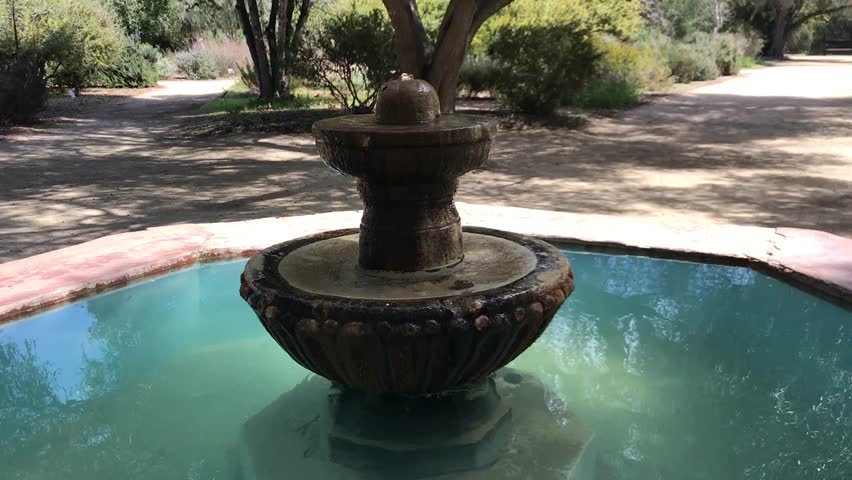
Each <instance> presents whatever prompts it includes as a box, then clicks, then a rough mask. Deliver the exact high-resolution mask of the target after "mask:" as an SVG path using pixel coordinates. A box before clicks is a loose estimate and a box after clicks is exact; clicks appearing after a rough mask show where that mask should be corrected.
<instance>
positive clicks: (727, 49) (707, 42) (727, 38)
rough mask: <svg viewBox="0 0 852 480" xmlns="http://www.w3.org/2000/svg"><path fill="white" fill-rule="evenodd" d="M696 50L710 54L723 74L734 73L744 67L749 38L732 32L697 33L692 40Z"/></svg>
mask: <svg viewBox="0 0 852 480" xmlns="http://www.w3.org/2000/svg"><path fill="white" fill-rule="evenodd" d="M691 43H692V44H693V45H695V48H696V50H698V51H700V52H704V53H706V54H708V55H710V57H711V58H713V59H714V60H715V62H716V66H717V67H718V69H719V72H720V73H721V74H722V75H734V74H736V73H737V72H739V71H740V68H742V61H743V57H745V52H746V47H747V46H748V45H747V40H746V39H745V38H744V37H742V36H738V35H736V34H732V33H713V34H711V33H696V34H695V35H694V36H693V38H692V42H691Z"/></svg>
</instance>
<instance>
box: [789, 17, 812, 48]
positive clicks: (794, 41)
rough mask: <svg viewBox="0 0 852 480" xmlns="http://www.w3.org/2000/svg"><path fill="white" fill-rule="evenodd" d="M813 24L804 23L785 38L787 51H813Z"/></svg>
mask: <svg viewBox="0 0 852 480" xmlns="http://www.w3.org/2000/svg"><path fill="white" fill-rule="evenodd" d="M814 30H815V28H814V25H813V24H812V23H805V24H804V25H802V26H801V27H800V28H799V29H798V30H796V31H795V32H793V34H792V35H790V39H789V40H787V52H788V53H811V52H813V51H814V48H813V46H814Z"/></svg>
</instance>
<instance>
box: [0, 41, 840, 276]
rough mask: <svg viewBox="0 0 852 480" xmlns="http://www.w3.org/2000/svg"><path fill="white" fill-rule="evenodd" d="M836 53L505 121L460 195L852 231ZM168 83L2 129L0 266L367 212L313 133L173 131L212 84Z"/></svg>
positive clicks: (215, 89) (216, 87)
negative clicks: (587, 109) (579, 111)
mask: <svg viewBox="0 0 852 480" xmlns="http://www.w3.org/2000/svg"><path fill="white" fill-rule="evenodd" d="M845 58H846V60H842V61H837V60H834V59H832V60H831V61H830V62H829V61H825V62H820V61H816V60H814V61H808V62H807V63H806V64H805V63H802V62H798V61H797V62H787V63H784V64H782V65H781V66H776V67H769V68H763V69H755V70H749V71H748V72H746V73H745V74H744V75H743V76H741V77H738V78H735V79H731V80H727V81H725V82H721V83H713V84H708V85H705V86H702V87H701V88H699V89H697V90H693V91H690V92H687V93H683V94H677V95H670V96H667V97H663V98H660V99H658V100H656V101H655V102H653V103H651V104H648V105H645V106H643V107H640V108H637V109H634V110H631V111H628V112H624V113H621V114H619V115H617V116H615V117H614V118H597V119H594V120H593V121H592V122H591V123H590V124H589V125H587V126H586V127H585V128H583V129H581V130H569V129H554V130H548V129H530V130H523V131H504V132H501V134H500V136H499V137H498V140H497V144H496V146H495V151H494V155H493V159H492V160H491V161H490V162H489V163H488V164H487V165H486V166H485V168H483V169H482V170H479V171H476V172H473V173H471V174H469V175H468V176H466V177H464V178H463V179H462V181H461V186H460V190H459V197H458V199H459V200H461V201H465V202H469V203H486V204H498V205H508V206H518V207H527V208H539V209H548V210H560V211H568V212H577V213H600V214H618V215H630V216H642V217H647V218H650V219H660V220H666V221H677V222H707V223H737V224H747V225H762V226H772V227H774V226H795V227H804V228H814V229H820V230H827V231H830V232H833V233H837V234H841V235H845V236H852V216H850V215H849V212H850V211H852V116H850V112H852V91H850V89H852V58H850V57H845ZM176 83H177V84H178V85H176V86H173V85H166V86H165V88H160V89H153V90H148V91H146V92H145V93H144V94H143V95H142V96H140V97H136V98H125V99H123V100H121V101H118V102H114V103H111V104H109V105H104V106H103V107H102V108H98V109H93V110H90V111H84V112H78V113H77V114H76V115H75V116H74V117H73V118H72V119H69V120H67V121H58V122H53V123H47V124H44V125H40V126H36V127H33V128H27V129H21V130H20V131H17V132H12V133H11V134H10V135H8V136H7V137H0V237H2V238H3V242H2V245H0V261H3V260H10V259H13V258H19V257H23V256H28V255H33V254H36V253H41V252H44V251H47V250H52V249H55V248H59V247H62V246H67V245H71V244H76V243H80V242H83V241H86V240H91V239H93V238H97V237H100V236H103V235H107V234H110V233H117V232H122V231H127V230H138V229H144V228H148V227H152V226H157V225H164V224H171V223H189V222H192V223H197V222H218V221H234V220H241V219H252V218H261V217H270V216H289V215H300V214H309V213H319V212H327V211H334V210H341V209H353V208H359V207H360V201H359V199H358V197H357V195H356V191H355V185H354V181H352V180H351V179H348V178H345V177H342V176H340V175H338V174H337V173H335V172H333V171H331V170H329V169H328V168H326V167H325V165H323V164H322V162H321V161H320V160H319V158H318V157H317V156H316V154H315V150H314V147H313V141H312V139H311V138H310V137H309V136H308V135H275V134H256V135H231V136H220V137H212V138H197V139H181V138H176V137H175V136H174V135H170V134H171V133H172V132H173V131H174V130H175V129H176V128H177V127H178V126H179V125H180V124H181V122H182V121H183V119H184V118H186V117H191V116H192V115H194V114H195V113H196V112H197V109H198V107H199V106H200V105H202V104H204V103H205V102H207V101H209V100H210V99H212V98H215V97H216V95H219V94H220V92H221V89H222V88H223V86H222V85H220V84H217V83H215V82H210V83H206V82H176ZM175 92H181V93H175ZM173 93H174V95H172V94H173ZM152 96H153V97H155V98H156V97H159V98H160V99H159V100H156V101H152V100H151V97H152ZM165 96H169V98H167V100H168V101H163V100H164V99H166V98H165Z"/></svg>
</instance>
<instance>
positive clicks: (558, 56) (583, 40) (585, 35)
mask: <svg viewBox="0 0 852 480" xmlns="http://www.w3.org/2000/svg"><path fill="white" fill-rule="evenodd" d="M488 52H489V54H490V56H491V58H493V59H494V60H495V61H496V62H497V64H498V66H499V69H500V72H501V74H500V75H499V76H498V77H497V78H498V82H497V92H498V94H499V95H500V97H501V98H502V99H503V100H504V102H505V103H507V104H508V105H509V106H511V107H513V108H515V109H518V110H521V111H523V112H527V113H535V114H544V115H550V114H553V113H554V112H555V111H556V109H557V108H558V107H559V106H560V104H561V103H563V102H564V101H566V100H569V99H572V98H573V97H574V95H575V94H576V93H577V92H578V91H579V90H580V89H581V88H582V87H583V85H584V84H585V83H586V82H587V81H588V80H589V79H590V78H591V76H592V74H593V73H594V63H595V60H597V58H598V56H599V54H598V52H597V49H596V48H595V44H594V42H593V40H592V34H591V32H590V31H589V30H588V29H586V28H584V27H581V26H579V25H574V24H551V25H519V26H516V25H512V24H509V23H506V24H503V25H502V26H501V27H500V28H498V29H497V30H495V31H494V37H493V39H492V42H491V45H490V46H489V49H488Z"/></svg>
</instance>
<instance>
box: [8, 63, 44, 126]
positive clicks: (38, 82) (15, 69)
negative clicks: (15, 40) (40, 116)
mask: <svg viewBox="0 0 852 480" xmlns="http://www.w3.org/2000/svg"><path fill="white" fill-rule="evenodd" d="M27 57H29V56H25V55H22V56H21V58H18V59H13V58H4V57H0V125H7V124H10V123H12V124H14V123H26V122H28V121H30V120H32V119H33V118H34V117H35V114H36V113H37V112H38V111H39V110H41V109H42V107H44V104H45V102H46V101H47V81H46V79H45V72H44V66H43V65H42V64H41V63H40V62H39V61H37V60H34V59H32V58H27Z"/></svg>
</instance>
